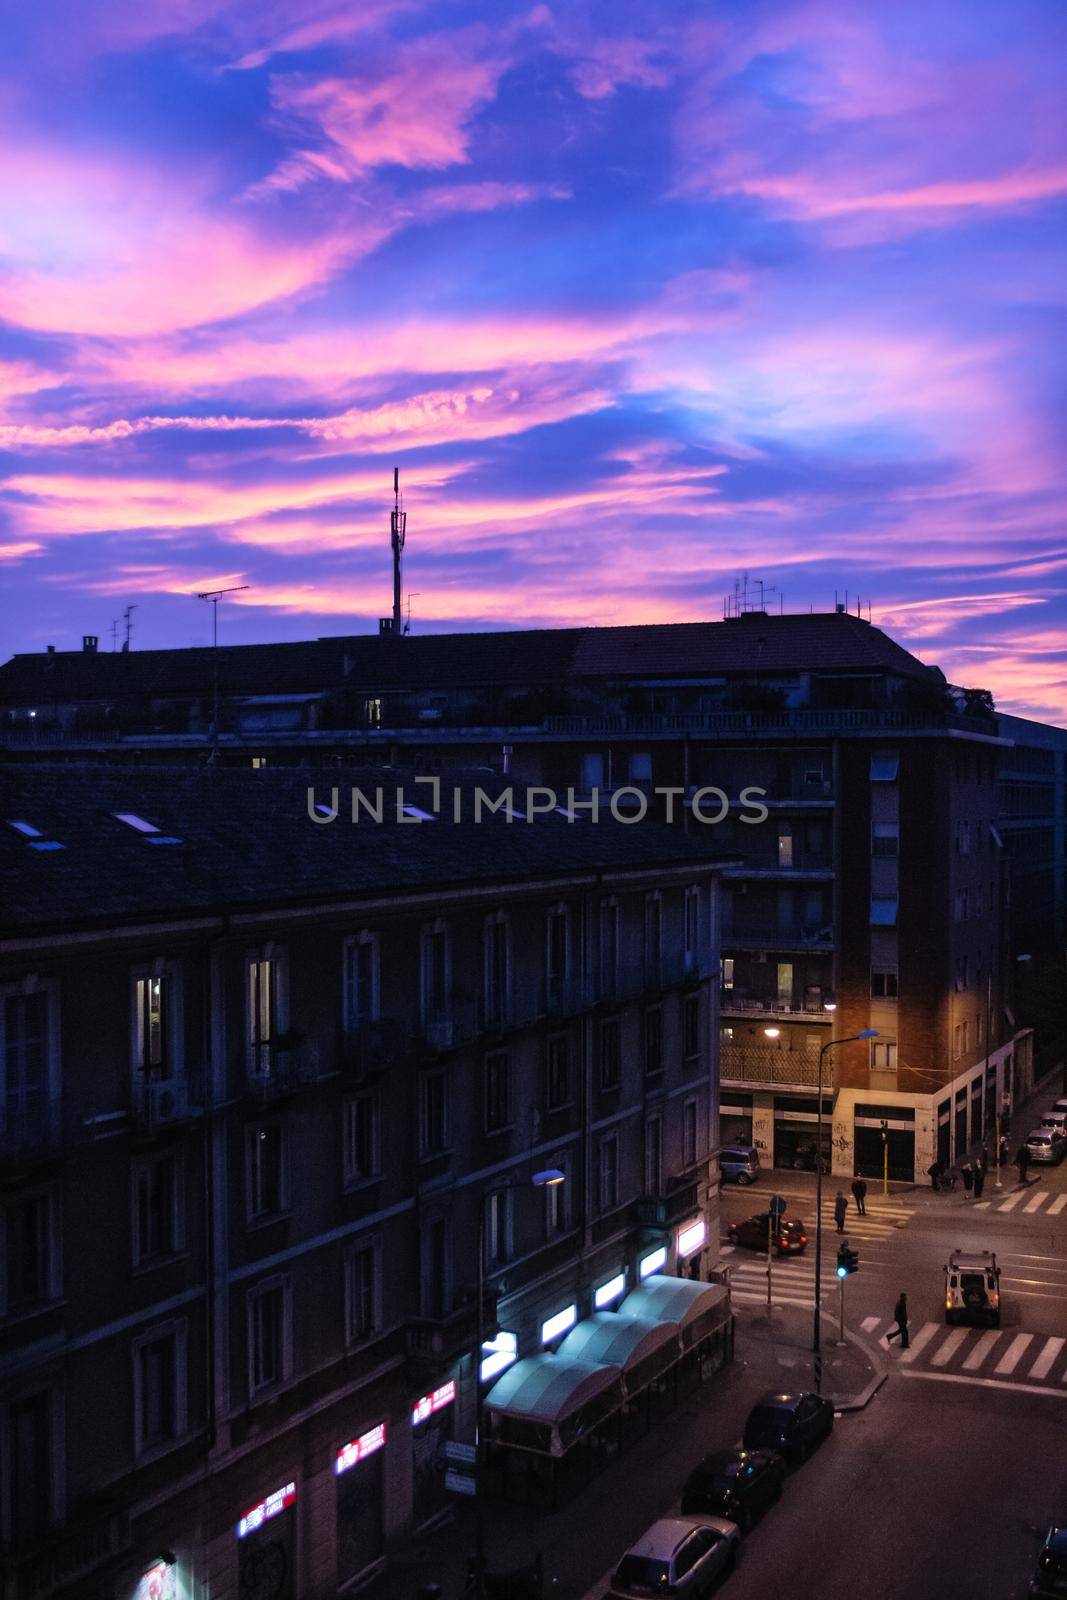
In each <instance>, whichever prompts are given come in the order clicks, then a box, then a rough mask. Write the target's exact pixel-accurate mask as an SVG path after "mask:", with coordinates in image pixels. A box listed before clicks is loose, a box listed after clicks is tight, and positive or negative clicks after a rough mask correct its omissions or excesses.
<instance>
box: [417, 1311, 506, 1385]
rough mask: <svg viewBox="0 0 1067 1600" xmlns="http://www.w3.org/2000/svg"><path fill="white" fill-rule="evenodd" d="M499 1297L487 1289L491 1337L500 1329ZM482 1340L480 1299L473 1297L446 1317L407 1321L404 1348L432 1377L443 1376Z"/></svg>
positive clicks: (421, 1370) (487, 1330)
mask: <svg viewBox="0 0 1067 1600" xmlns="http://www.w3.org/2000/svg"><path fill="white" fill-rule="evenodd" d="M496 1317H497V1299H496V1295H495V1294H494V1293H493V1291H492V1290H489V1289H487V1290H486V1292H485V1327H484V1332H485V1336H486V1338H488V1337H489V1336H490V1335H491V1334H492V1333H493V1332H494V1331H495V1329H496ZM477 1342H478V1302H477V1299H476V1298H473V1299H471V1300H470V1301H468V1302H467V1303H466V1304H465V1305H462V1306H458V1307H457V1308H456V1309H455V1310H453V1311H450V1312H449V1313H448V1315H447V1316H444V1317H413V1318H411V1319H410V1320H409V1321H408V1322H407V1323H405V1325H404V1349H405V1351H406V1353H407V1356H408V1359H409V1361H410V1362H411V1363H412V1365H413V1366H414V1367H415V1368H416V1369H417V1370H418V1372H419V1373H420V1374H422V1375H423V1376H425V1377H426V1378H427V1379H428V1380H432V1379H433V1378H435V1377H438V1376H443V1375H444V1373H445V1372H446V1371H447V1370H448V1368H449V1367H450V1366H451V1365H452V1364H453V1362H455V1361H456V1360H458V1358H459V1357H460V1356H462V1355H466V1354H467V1353H468V1352H469V1351H470V1350H473V1349H474V1347H475V1345H476V1344H477Z"/></svg>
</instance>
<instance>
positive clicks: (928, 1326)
mask: <svg viewBox="0 0 1067 1600" xmlns="http://www.w3.org/2000/svg"><path fill="white" fill-rule="evenodd" d="M895 1326H896V1324H895V1322H894V1321H893V1318H892V1317H890V1318H889V1319H888V1320H887V1319H886V1318H884V1317H864V1319H863V1321H862V1323H861V1324H860V1327H861V1328H862V1330H863V1332H864V1333H865V1334H867V1335H868V1336H869V1337H870V1338H872V1339H875V1340H876V1341H877V1342H878V1343H879V1344H880V1345H881V1346H882V1348H883V1349H884V1350H893V1351H896V1353H897V1360H896V1362H895V1363H894V1365H895V1366H896V1368H897V1370H898V1371H899V1372H900V1374H901V1376H904V1377H913V1378H914V1377H928V1378H935V1379H936V1378H946V1379H948V1378H951V1379H952V1381H953V1382H956V1383H966V1382H971V1383H977V1384H984V1385H987V1386H990V1387H993V1388H1004V1387H1016V1386H1022V1387H1024V1388H1025V1387H1027V1386H1029V1387H1031V1388H1034V1387H1036V1386H1037V1385H1041V1392H1042V1393H1048V1394H1057V1395H1061V1396H1062V1397H1063V1398H1064V1399H1067V1338H1064V1337H1061V1336H1059V1335H1044V1334H1040V1333H1023V1332H1018V1333H1016V1332H1012V1331H1011V1329H1002V1328H987V1329H984V1330H982V1329H979V1328H950V1327H948V1326H947V1324H945V1323H943V1322H924V1323H923V1324H922V1326H921V1327H920V1328H919V1329H918V1330H917V1331H916V1332H915V1333H914V1334H913V1335H912V1339H911V1343H910V1345H909V1346H908V1348H907V1350H901V1349H900V1346H899V1344H898V1343H896V1342H893V1343H890V1341H889V1340H888V1339H887V1337H886V1335H887V1334H888V1333H889V1331H890V1329H891V1328H893V1327H895Z"/></svg>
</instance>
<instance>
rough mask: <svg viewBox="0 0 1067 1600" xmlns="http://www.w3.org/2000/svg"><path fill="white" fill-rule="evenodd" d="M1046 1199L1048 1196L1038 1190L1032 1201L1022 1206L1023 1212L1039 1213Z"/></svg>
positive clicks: (1041, 1190)
mask: <svg viewBox="0 0 1067 1600" xmlns="http://www.w3.org/2000/svg"><path fill="white" fill-rule="evenodd" d="M1047 1199H1048V1195H1047V1194H1046V1193H1045V1191H1044V1190H1043V1189H1040V1190H1039V1191H1038V1192H1037V1194H1035V1195H1034V1196H1033V1198H1032V1199H1030V1200H1028V1201H1027V1202H1026V1204H1025V1205H1024V1206H1023V1211H1024V1212H1025V1211H1040V1210H1041V1207H1042V1206H1043V1205H1044V1203H1045V1201H1046V1200H1047Z"/></svg>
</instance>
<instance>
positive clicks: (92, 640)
mask: <svg viewBox="0 0 1067 1600" xmlns="http://www.w3.org/2000/svg"><path fill="white" fill-rule="evenodd" d="M99 643H100V639H99V636H98V635H97V634H95V633H83V634H82V649H83V650H84V651H85V653H86V655H90V656H95V654H96V647H97V645H98V644H99Z"/></svg>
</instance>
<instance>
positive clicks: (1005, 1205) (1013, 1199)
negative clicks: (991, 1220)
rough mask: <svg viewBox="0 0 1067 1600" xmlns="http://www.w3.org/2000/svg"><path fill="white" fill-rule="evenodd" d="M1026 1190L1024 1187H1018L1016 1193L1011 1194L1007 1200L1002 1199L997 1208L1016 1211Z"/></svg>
mask: <svg viewBox="0 0 1067 1600" xmlns="http://www.w3.org/2000/svg"><path fill="white" fill-rule="evenodd" d="M1025 1192H1026V1191H1025V1190H1024V1189H1016V1191H1015V1193H1014V1194H1010V1195H1009V1196H1008V1198H1007V1199H1006V1200H1002V1201H1001V1203H1000V1205H999V1206H998V1207H997V1210H998V1211H1014V1210H1015V1207H1016V1206H1017V1205H1018V1204H1019V1201H1020V1200H1021V1199H1022V1197H1023V1195H1024V1194H1025Z"/></svg>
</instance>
